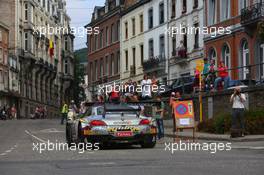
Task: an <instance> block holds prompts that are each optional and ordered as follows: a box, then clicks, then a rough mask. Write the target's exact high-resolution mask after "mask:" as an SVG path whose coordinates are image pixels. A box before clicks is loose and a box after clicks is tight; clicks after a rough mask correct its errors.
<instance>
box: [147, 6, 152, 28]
mask: <svg viewBox="0 0 264 175" xmlns="http://www.w3.org/2000/svg"><path fill="white" fill-rule="evenodd" d="M148 23H149V29H152V28H153V9H149V11H148Z"/></svg>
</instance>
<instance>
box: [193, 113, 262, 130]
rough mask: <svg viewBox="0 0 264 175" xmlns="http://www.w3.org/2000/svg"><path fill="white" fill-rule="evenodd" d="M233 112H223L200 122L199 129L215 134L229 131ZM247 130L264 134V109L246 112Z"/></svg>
mask: <svg viewBox="0 0 264 175" xmlns="http://www.w3.org/2000/svg"><path fill="white" fill-rule="evenodd" d="M230 128H231V114H221V115H218V116H216V117H214V118H213V119H208V120H205V121H204V122H202V123H199V124H198V130H199V131H202V132H209V133H215V134H224V133H228V132H229V131H230ZM245 130H246V132H247V133H248V134H264V109H259V110H250V111H246V112H245Z"/></svg>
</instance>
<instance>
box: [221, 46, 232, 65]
mask: <svg viewBox="0 0 264 175" xmlns="http://www.w3.org/2000/svg"><path fill="white" fill-rule="evenodd" d="M222 55H223V61H224V63H225V65H226V67H227V68H228V69H229V68H230V67H231V60H230V49H229V47H228V46H227V45H224V47H223V50H222Z"/></svg>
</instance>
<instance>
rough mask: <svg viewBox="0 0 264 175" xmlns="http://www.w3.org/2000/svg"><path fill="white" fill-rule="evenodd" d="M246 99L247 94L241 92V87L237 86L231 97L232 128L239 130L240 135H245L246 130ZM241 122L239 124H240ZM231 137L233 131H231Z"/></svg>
mask: <svg viewBox="0 0 264 175" xmlns="http://www.w3.org/2000/svg"><path fill="white" fill-rule="evenodd" d="M245 101H246V96H245V94H243V93H241V89H240V87H236V88H235V90H234V93H233V94H232V96H231V98H230V102H231V103H232V130H233V131H234V130H237V129H238V130H239V131H240V134H239V135H240V136H242V137H243V136H244V132H245V119H244V111H245V105H244V102H245ZM238 124H239V126H238ZM231 137H233V136H232V132H231Z"/></svg>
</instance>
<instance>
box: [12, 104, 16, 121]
mask: <svg viewBox="0 0 264 175" xmlns="http://www.w3.org/2000/svg"><path fill="white" fill-rule="evenodd" d="M11 115H12V119H17V110H16V107H15V105H13V106H12V108H11Z"/></svg>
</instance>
